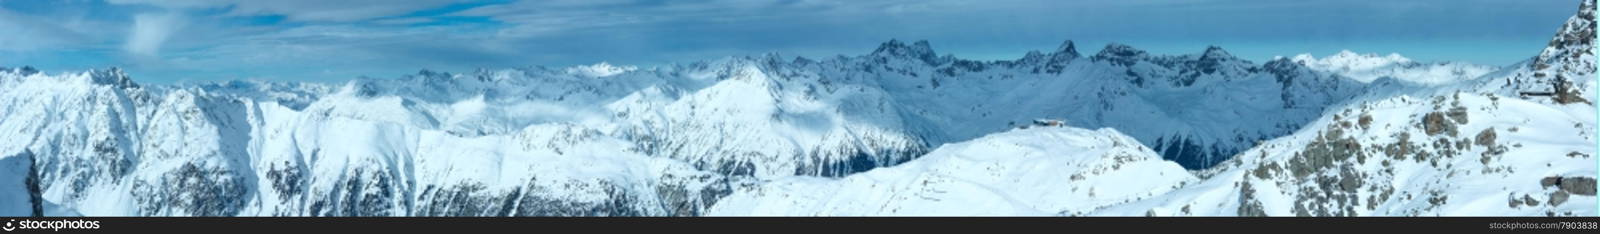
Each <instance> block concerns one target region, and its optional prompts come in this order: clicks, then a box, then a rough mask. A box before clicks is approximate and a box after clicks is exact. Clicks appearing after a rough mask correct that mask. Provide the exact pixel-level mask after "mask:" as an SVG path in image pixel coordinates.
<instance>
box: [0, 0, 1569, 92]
mask: <svg viewBox="0 0 1600 234" xmlns="http://www.w3.org/2000/svg"><path fill="white" fill-rule="evenodd" d="M1576 6H1577V2H1576V1H1572V0H1372V1H1350V0H1299V1H1281V0H1120V1H1079V0H1053V1H1052V0H985V1H953V0H920V1H917V0H876V1H875V0H780V1H759V0H679V1H655V0H544V1H516V0H495V1H459V0H410V1H398V0H354V1H345V0H271V1H262V0H167V1H158V0H0V32H4V33H0V66H6V67H17V66H23V65H31V66H34V67H37V68H40V69H42V70H46V71H67V70H81V69H91V68H106V67H112V66H115V67H121V68H123V69H125V70H127V71H128V72H129V73H130V74H132V75H133V76H134V79H135V80H138V81H140V82H149V83H171V82H178V81H205V80H228V79H264V80H287V81H321V82H341V81H344V80H348V79H350V78H353V77H357V76H371V77H397V76H400V75H403V74H413V73H415V72H416V71H418V70H421V69H431V70H442V71H456V72H462V71H471V70H474V69H477V68H491V69H493V68H507V67H521V66H532V65H543V66H550V67H564V66H571V65H581V64H593V63H597V62H602V61H605V62H610V63H613V64H628V65H637V66H641V67H649V66H655V65H663V64H670V63H674V62H684V63H686V62H692V61H696V60H704V59H715V58H720V57H725V56H737V55H753V54H761V53H766V52H778V53H780V54H782V55H786V56H805V57H811V58H824V57H830V56H835V55H840V54H843V55H859V54H865V53H868V52H870V51H871V50H872V49H873V48H875V47H876V46H877V45H878V44H879V43H882V42H884V41H887V40H889V39H901V40H912V41H914V40H928V41H929V42H931V44H932V45H933V47H934V49H935V50H936V51H938V52H939V53H941V54H955V55H956V56H958V57H963V58H970V59H983V60H993V59H1014V58H1017V57H1021V56H1022V55H1023V54H1025V53H1026V52H1027V51H1029V50H1041V51H1048V50H1051V49H1054V48H1055V47H1056V46H1057V45H1059V44H1060V43H1061V42H1062V41H1063V40H1068V39H1070V40H1074V41H1076V42H1077V43H1078V48H1079V50H1080V51H1081V52H1083V53H1094V52H1096V51H1098V50H1099V49H1100V47H1102V46H1104V45H1105V44H1106V43H1109V42H1120V43H1124V44H1129V45H1133V46H1135V47H1138V48H1141V49H1145V50H1149V51H1151V52H1154V53H1158V54H1186V53H1198V52H1200V51H1201V50H1204V48H1205V47H1206V46H1208V45H1218V46H1222V47H1223V48H1224V49H1227V50H1228V51H1229V52H1231V53H1233V54H1234V55H1237V56H1240V57H1244V58H1246V59H1251V60H1254V61H1256V62H1258V63H1259V62H1262V61H1264V60H1266V59H1269V58H1271V57H1273V56H1276V55H1284V56H1289V55H1295V54H1300V53H1311V54H1313V55H1316V56H1319V57H1320V56H1326V55H1329V54H1333V53H1335V52H1338V51H1339V50H1342V49H1349V50H1353V51H1356V52H1360V53H1384V54H1387V53H1391V52H1393V53H1400V54H1402V55H1405V56H1407V57H1410V58H1412V59H1414V60H1419V61H1467V62H1473V63H1481V64H1490V65H1505V64H1510V63H1514V62H1517V61H1521V60H1523V59H1526V58H1529V57H1531V56H1533V55H1535V54H1537V53H1538V51H1539V49H1541V48H1543V47H1544V45H1545V43H1546V42H1548V40H1549V39H1550V37H1551V36H1553V35H1554V33H1555V30H1556V29H1557V28H1558V27H1559V26H1560V24H1561V23H1562V22H1563V21H1564V20H1565V19H1566V18H1567V17H1568V16H1571V15H1572V14H1573V12H1575V11H1576V8H1577V7H1576Z"/></svg>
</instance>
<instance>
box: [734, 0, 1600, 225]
mask: <svg viewBox="0 0 1600 234" xmlns="http://www.w3.org/2000/svg"><path fill="white" fill-rule="evenodd" d="M1594 10H1595V5H1594V3H1593V2H1592V1H1584V3H1582V4H1581V6H1580V11H1579V14H1578V15H1576V16H1573V17H1572V18H1571V19H1570V20H1568V22H1567V23H1566V25H1565V26H1563V27H1562V31H1561V32H1560V33H1558V34H1557V35H1556V37H1555V39H1553V40H1552V42H1551V44H1550V47H1549V48H1547V49H1545V50H1544V51H1543V52H1542V53H1541V54H1540V55H1539V56H1537V57H1535V58H1533V59H1530V60H1529V61H1528V62H1524V63H1520V64H1519V65H1516V66H1512V67H1510V68H1508V69H1505V70H1501V71H1496V72H1493V73H1489V74H1487V75H1485V76H1483V77H1481V78H1476V79H1469V80H1465V81H1460V82H1451V83H1446V84H1438V85H1421V86H1418V85H1404V84H1396V83H1383V82H1375V83H1374V84H1373V85H1375V86H1381V87H1380V88H1379V89H1378V90H1380V91H1379V92H1369V93H1366V94H1364V95H1361V96H1359V97H1356V98H1354V99H1352V100H1351V101H1349V102H1348V104H1345V105H1341V106H1340V107H1338V108H1335V109H1332V110H1330V111H1329V112H1327V114H1326V115H1323V116H1321V117H1319V118H1318V119H1316V120H1315V121H1312V122H1311V123H1310V124H1308V125H1307V126H1306V127H1305V128H1303V129H1300V130H1298V131H1296V132H1295V133H1293V134H1291V135H1288V136H1284V137H1281V138H1277V139H1273V140H1270V141H1266V142H1264V143H1263V144H1260V145H1257V146H1255V147H1253V148H1251V149H1249V150H1246V151H1244V152H1241V153H1240V154H1238V155H1237V156H1235V157H1233V158H1230V159H1228V160H1226V161H1224V162H1222V163H1221V164H1218V165H1217V166H1216V167H1213V168H1209V169H1204V170H1195V171H1188V172H1189V173H1166V172H1156V173H1141V174H1138V175H1136V176H1127V177H1121V178H1115V177H1113V178H1105V179H1107V180H1111V181H1117V182H1116V183H1131V184H1129V185H1125V186H1091V187H1093V189H1096V190H1094V191H1108V190H1109V191H1133V192H1134V194H1135V195H1136V196H1133V198H1132V199H1125V200H1116V199H1113V201H1110V202H1107V201H1105V200H1095V199H1084V198H1082V197H1081V195H1079V194H1072V193H1059V194H1054V195H1056V196H1058V197H1070V199H1068V198H1063V199H1061V200H1071V201H1075V202H1076V203H1073V204H1075V205H1078V206H1061V205H1058V204H1060V203H1058V202H1060V201H1059V200H1054V199H1042V200H1034V199H1031V198H1033V197H1032V196H1031V195H1036V194H1040V193H1048V192H1060V190H1061V189H1063V188H1080V189H1081V187H1078V186H1085V184H1084V183H1075V182H1071V181H1073V180H1074V179H1077V178H1079V177H1073V176H1066V175H1039V176H1041V177H1046V178H1034V177H1020V176H1019V177H1007V178H1010V179H1011V181H1000V182H990V181H983V180H978V181H962V182H965V183H948V184H935V185H925V184H924V185H919V184H916V183H911V182H915V181H924V180H932V179H929V178H945V177H956V176H948V175H963V176H961V177H975V178H987V177H985V176H990V175H1005V174H1007V173H1015V171H1024V172H1026V171H1027V169H1032V168H1052V166H1063V165H1084V164H1083V163H1073V162H1051V161H1045V160H1038V162H1036V163H1035V162H1030V163H1003V162H1012V161H1014V160H1026V159H1030V158H1032V157H1031V156H1032V155H1036V154H1044V155H1051V156H1058V157H1064V158H1070V159H1074V160H1087V161H1091V162H1092V161H1093V160H1094V159H1096V158H1102V157H1106V156H1108V155H1114V153H1113V154H1108V153H1103V152H1097V151H1093V150H1084V149H1070V147H1064V146H1063V147H1060V148H1046V147H1043V146H1033V147H1028V146H1032V144H1028V143H1018V142H1028V141H1027V140H1031V139H1039V138H1042V139H1051V140H1046V141H1044V142H1048V143H1056V144H1062V145H1073V144H1075V143H1079V142H1082V140H1056V139H1052V137H1048V136H1040V137H1033V138H1029V139H1026V140H1024V139H1010V138H1014V137H1016V136H1018V135H1025V134H1028V132H1024V133H1017V132H1010V133H1001V134H997V135H994V136H992V137H986V138H981V139H979V140H975V141H973V142H968V143H961V144H951V145H945V146H944V147H942V148H940V149H937V150H934V151H933V152H934V153H933V154H930V155H929V156H926V157H924V158H923V159H933V158H943V157H954V158H963V159H965V158H971V156H966V157H963V156H962V155H964V154H961V153H949V155H946V154H942V153H945V152H952V151H953V152H962V153H965V152H966V151H964V149H968V148H972V147H973V146H969V145H980V146H990V145H1000V146H1012V147H1011V148H1023V149H1035V150H1031V151H1028V150H1024V152H1020V153H1011V154H1004V155H1007V156H1009V157H1007V156H990V157H978V158H979V159H987V160H978V159H968V160H967V161H962V162H959V163H947V164H962V165H969V167H979V166H978V165H985V166H982V168H981V169H965V170H958V169H945V168H946V167H954V166H944V167H940V166H926V165H929V164H932V165H940V163H941V162H943V161H944V160H929V162H922V160H923V159H918V160H917V161H913V162H911V163H907V164H905V165H901V166H895V167H890V168H884V169H880V170H874V171H870V172H867V173H862V174H857V175H853V176H850V177H846V178H843V179H834V180H827V179H811V180H800V179H789V180H778V181H775V182H768V183H767V184H766V185H765V186H761V187H750V188H740V189H738V190H736V192H735V193H734V194H733V195H731V196H730V197H729V198H728V199H726V200H725V201H724V202H720V203H718V204H716V205H715V206H714V207H713V208H712V209H711V210H712V214H717V215H769V214H779V215H918V214H939V215H1038V214H1040V213H1051V212H1058V213H1057V214H1062V215H1112V216H1141V215H1143V216H1195V215H1198V216H1263V215H1270V216H1291V215H1292V216H1594V215H1597V214H1600V210H1597V209H1596V206H1597V203H1596V201H1597V200H1596V197H1595V196H1596V190H1595V187H1596V181H1595V175H1596V174H1597V173H1600V171H1597V170H1596V163H1595V162H1596V158H1594V157H1595V155H1596V153H1597V150H1596V142H1597V140H1600V139H1597V138H1596V131H1595V129H1596V125H1595V124H1596V116H1595V113H1596V112H1597V109H1596V107H1595V105H1594V103H1593V102H1591V101H1588V100H1594V99H1595V98H1596V96H1595V92H1594V91H1595V90H1594V85H1593V83H1594V79H1593V78H1594V76H1595V74H1594V69H1595V67H1594V65H1593V63H1594V57H1593V55H1594V48H1593V46H1592V40H1593V35H1594V34H1593V28H1594V27H1593V26H1594ZM1561 77H1582V78H1569V79H1561ZM1388 80H1390V81H1394V79H1388ZM1075 131H1085V130H1075ZM1033 134H1037V133H1033ZM1107 134H1110V135H1114V134H1112V133H1107ZM991 138H993V139H991ZM1105 145H1106V144H1100V146H1101V147H1105ZM1111 145H1116V144H1111ZM1039 149H1044V150H1039ZM1049 149H1063V150H1062V151H1064V152H1056V153H1043V152H1049ZM986 151H1003V150H994V149H986ZM1080 152H1086V153H1080ZM968 154H972V153H968ZM952 155H954V156H952ZM1047 158H1048V157H1047ZM1052 159H1054V158H1052ZM1057 160H1059V159H1057ZM991 161H996V162H991ZM970 164H976V165H970ZM1091 164H1092V163H1091ZM987 165H998V166H987ZM1100 165H1103V164H1100ZM1068 167H1073V168H1071V169H1060V170H1062V171H1074V170H1085V169H1087V168H1093V167H1091V166H1068ZM930 168H932V169H930ZM1019 168H1020V169H1019ZM985 172H994V173H992V174H982V173H985ZM967 173H976V174H979V175H970V174H967ZM1051 178H1053V180H1051ZM906 181H911V182H906ZM1014 181H1051V182H1055V183H1056V184H1050V183H1030V184H1029V185H1030V186H1032V188H1031V189H1026V188H1024V189H1019V188H1017V187H1018V186H1010V185H1014V183H1015V182H1014ZM1173 181H1177V182H1179V183H1177V185H1176V186H1177V187H1172V188H1163V187H1155V188H1154V189H1151V188H1150V187H1149V186H1147V185H1149V183H1159V182H1173ZM967 183H970V184H976V185H972V186H966V185H967ZM1089 184H1096V183H1089ZM895 186H900V187H895ZM885 187H887V188H885ZM974 187H975V188H974ZM1111 187H1114V188H1111ZM927 191H954V192H950V193H947V194H941V193H931V192H927ZM957 193H959V194H968V195H969V196H963V197H948V196H951V195H948V194H957ZM930 194H931V195H930ZM941 195H942V196H941ZM1019 195H1020V196H1019ZM942 201H951V202H942ZM968 201H974V202H968ZM952 203H960V205H954V204H952ZM913 204H914V206H913ZM967 204H993V205H986V206H983V207H985V209H950V208H948V207H951V206H954V207H964V206H963V205H967ZM908 206H912V207H908ZM1083 207H1090V208H1089V209H1083ZM900 210H911V211H913V212H900Z"/></svg>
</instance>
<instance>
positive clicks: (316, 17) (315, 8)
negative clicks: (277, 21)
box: [107, 0, 460, 22]
mask: <svg viewBox="0 0 1600 234" xmlns="http://www.w3.org/2000/svg"><path fill="white" fill-rule="evenodd" d="M459 1H460V0H413V1H404V2H401V1H392V0H346V1H330V0H107V2H109V3H112V4H120V5H151V6H157V7H163V8H168V9H213V8H226V9H228V12H227V13H226V14H227V15H235V16H247V15H282V16H284V18H286V19H287V20H290V21H320V22H350V21H360V20H368V19H375V18H383V17H390V16H397V15H402V14H406V13H411V12H416V11H420V10H424V9H432V8H437V7H440V6H444V5H447V4H450V3H455V2H459Z"/></svg>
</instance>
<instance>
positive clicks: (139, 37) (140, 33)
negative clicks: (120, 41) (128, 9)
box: [123, 12, 188, 56]
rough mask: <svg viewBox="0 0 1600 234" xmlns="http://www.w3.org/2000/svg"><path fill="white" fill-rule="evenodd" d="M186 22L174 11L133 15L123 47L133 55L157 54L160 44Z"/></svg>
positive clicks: (186, 22)
mask: <svg viewBox="0 0 1600 234" xmlns="http://www.w3.org/2000/svg"><path fill="white" fill-rule="evenodd" d="M187 24H188V21H187V19H185V18H184V17H183V15H182V14H180V13H176V12H167V13H145V14H138V15H134V16H133V29H132V30H129V33H128V41H127V44H125V45H123V49H124V50H127V51H128V52H129V53H133V54H135V55H143V56H155V55H157V54H159V52H160V50H161V44H162V43H165V42H166V41H167V38H168V37H170V36H172V34H173V33H174V32H177V31H178V30H180V29H183V27H184V26H185V25H187Z"/></svg>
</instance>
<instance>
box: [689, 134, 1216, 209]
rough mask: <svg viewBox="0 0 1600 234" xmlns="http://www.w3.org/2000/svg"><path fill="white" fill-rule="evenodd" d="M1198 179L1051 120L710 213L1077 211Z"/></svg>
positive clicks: (723, 204) (785, 185)
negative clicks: (1050, 122)
mask: <svg viewBox="0 0 1600 234" xmlns="http://www.w3.org/2000/svg"><path fill="white" fill-rule="evenodd" d="M1194 181H1196V178H1195V177H1194V176H1192V175H1190V174H1189V172H1188V171H1185V170H1184V169H1183V167H1180V166H1178V164H1176V163H1173V162H1171V161H1166V160H1162V159H1161V156H1160V155H1157V154H1155V151H1151V150H1150V149H1149V148H1147V147H1144V145H1142V144H1139V143H1138V141H1135V140H1133V139H1132V138H1129V137H1127V136H1125V135H1122V134H1121V133H1117V131H1116V130H1113V129H1109V128H1102V129H1100V130H1088V129H1080V128H1072V127H1048V126H1044V127H1034V128H1029V129H1018V130H1012V131H1007V132H1003V133H996V134H992V135H988V136H984V137H981V138H978V139H974V140H971V141H967V142H961V143H954V144H947V145H944V146H943V147H939V149H937V150H934V151H933V152H929V153H928V155H926V156H923V157H921V158H918V159H917V160H912V161H911V162H907V163H905V164H901V165H898V166H894V167H888V168H882V169H877V170H872V171H868V172H865V173H858V174H854V175H850V176H847V177H844V178H837V179H830V178H815V177H789V178H782V179H776V180H771V181H765V182H764V183H762V184H760V185H759V186H750V187H741V188H739V189H738V192H735V193H734V195H733V196H730V197H728V198H725V199H723V200H722V201H720V202H718V203H717V205H716V206H715V207H713V208H712V209H711V211H710V212H709V215H781V216H819V215H821V216H861V215H918V216H922V215H928V216H935V215H936V216H951V215H957V216H966V215H1056V214H1074V213H1082V212H1088V211H1092V210H1094V209H1096V208H1100V207H1104V206H1109V205H1114V204H1120V203H1125V202H1129V201H1137V200H1140V199H1143V198H1146V197H1150V196H1153V195H1157V194H1163V193H1166V192H1167V191H1171V190H1173V189H1176V188H1179V187H1180V186H1182V185H1184V184H1185V183H1192V182H1194ZM977 207H981V209H978V208H977Z"/></svg>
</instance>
